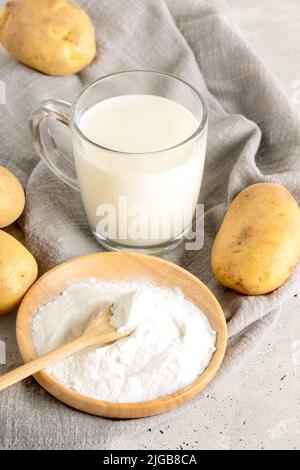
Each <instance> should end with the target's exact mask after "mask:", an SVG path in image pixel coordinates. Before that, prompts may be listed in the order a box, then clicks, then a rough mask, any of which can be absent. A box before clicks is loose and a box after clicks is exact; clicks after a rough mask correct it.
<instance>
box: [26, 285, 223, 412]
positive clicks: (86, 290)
mask: <svg viewBox="0 0 300 470" xmlns="http://www.w3.org/2000/svg"><path fill="white" fill-rule="evenodd" d="M110 304H113V309H112V316H111V318H110V322H111V324H112V326H114V327H115V328H116V329H118V330H120V331H122V330H125V329H133V332H132V333H131V335H130V336H128V337H126V338H123V339H121V340H119V341H117V342H116V343H114V344H111V345H109V346H105V347H102V348H98V349H93V350H91V349H89V350H85V351H81V352H78V353H76V354H74V355H73V356H70V357H69V358H67V359H64V360H62V361H60V362H57V363H56V364H54V365H52V366H50V367H48V368H47V369H46V370H47V372H48V373H49V374H51V375H52V376H54V377H55V378H56V379H57V380H59V381H60V382H61V383H62V384H63V385H64V386H66V387H68V388H71V389H73V390H76V391H77V392H79V393H81V394H83V395H86V396H89V397H93V398H96V399H100V400H107V401H114V402H127V403H129V402H136V401H145V400H152V399H155V398H158V397H162V396H164V395H168V394H170V393H173V392H177V391H178V390H180V389H182V388H184V387H186V386H188V385H189V384H191V383H192V382H193V381H194V380H196V378H197V377H198V376H199V375H200V374H201V373H202V372H203V371H204V370H205V369H206V367H207V366H208V364H209V363H210V361H211V358H212V355H213V353H214V351H215V343H216V333H215V331H214V330H213V329H212V327H211V325H210V323H209V321H208V319H207V317H206V316H205V315H204V313H203V312H202V311H201V310H200V309H199V308H198V307H196V306H195V305H194V304H193V303H191V302H190V301H189V300H187V299H186V298H185V297H184V295H183V293H182V292H181V291H180V290H179V289H175V290H168V289H164V288H161V287H158V286H156V285H154V284H150V283H149V282H147V281H135V282H121V283H114V282H103V281H100V280H97V279H87V280H86V281H82V282H77V283H74V284H71V285H70V286H69V287H67V288H66V289H65V290H64V291H63V292H62V293H61V294H60V295H59V296H57V297H55V298H53V299H52V300H51V301H50V302H48V303H47V304H45V305H42V306H40V307H39V308H38V309H37V311H36V312H35V314H34V317H33V322H32V333H33V341H34V345H35V348H36V351H37V353H38V355H42V354H45V353H47V352H49V351H52V350H53V349H55V348H57V347H59V346H62V345H63V344H65V343H66V342H68V341H70V340H72V339H74V338H76V337H77V336H79V335H80V334H82V333H83V331H84V330H85V328H86V326H87V324H88V323H89V322H91V321H92V320H93V318H94V317H95V315H97V314H98V313H99V312H100V311H101V310H102V309H103V308H105V307H106V306H108V305H110Z"/></svg>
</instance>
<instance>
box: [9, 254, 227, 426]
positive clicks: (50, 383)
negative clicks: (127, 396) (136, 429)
mask: <svg viewBox="0 0 300 470" xmlns="http://www.w3.org/2000/svg"><path fill="white" fill-rule="evenodd" d="M104 256H105V257H125V256H130V257H138V258H139V259H143V260H144V261H146V262H147V260H148V259H149V258H151V260H152V261H153V260H155V261H154V262H155V263H158V264H161V265H168V266H169V267H171V268H172V269H174V270H177V271H178V272H179V273H181V274H182V275H184V276H186V277H190V279H192V280H193V282H196V283H197V284H199V286H201V288H202V290H204V291H205V292H206V294H207V296H208V297H209V298H210V301H212V302H213V303H214V305H215V308H216V311H217V312H218V315H219V320H220V321H221V325H222V327H221V328H220V330H219V331H217V341H216V351H215V352H214V354H213V356H212V359H211V361H210V363H209V365H208V366H207V368H206V369H205V370H204V372H203V373H202V374H201V375H199V377H198V378H197V379H196V380H195V381H194V382H192V383H191V384H190V385H188V386H186V387H184V388H183V389H181V390H179V391H178V392H174V393H171V394H169V395H165V396H162V397H159V398H156V399H153V400H148V401H139V402H129V403H127V402H113V401H112V402H111V401H105V400H99V399H96V398H92V397H89V396H86V395H82V394H81V393H79V392H77V391H75V390H72V389H70V388H68V387H66V386H64V385H63V384H62V383H61V382H59V381H58V380H57V379H56V378H55V377H53V376H51V375H50V374H48V373H47V372H45V371H40V372H38V373H37V374H35V375H34V378H35V379H36V380H37V382H38V383H39V384H40V385H41V386H42V387H43V388H44V389H46V390H47V392H48V393H50V394H51V395H53V396H54V397H55V398H56V399H58V400H59V401H62V402H63V403H65V404H67V405H69V406H71V407H73V408H76V409H78V410H80V411H84V412H88V413H90V414H95V415H98V416H104V417H111V418H119V417H120V418H127V417H128V418H133V417H147V416H152V415H155V414H159V413H161V412H164V411H168V410H170V409H172V408H174V407H176V406H178V405H180V404H181V403H183V402H185V401H186V400H189V399H191V398H193V397H194V396H195V395H197V394H198V393H200V392H201V391H202V390H203V389H204V388H205V387H206V386H207V385H208V384H209V383H210V382H211V380H212V379H213V378H214V376H215V374H216V373H217V371H218V369H219V368H220V366H221V363H222V361H223V358H224V355H225V351H226V346H227V324H226V319H225V316H224V313H223V310H222V308H221V306H220V304H219V302H218V300H217V299H216V297H215V296H214V294H213V293H212V292H211V290H210V289H209V288H208V287H207V286H206V285H205V284H204V283H203V282H202V281H201V280H200V279H198V278H197V277H196V276H194V275H193V274H192V273H190V272H189V271H187V270H186V269H184V268H182V267H181V266H178V265H177V264H175V263H172V262H170V261H167V260H165V259H162V258H158V257H154V256H152V255H144V254H137V253H131V252H126V253H125V252H121V253H119V252H118V253H116V252H96V253H92V254H88V255H83V256H80V257H76V258H73V259H71V260H69V261H65V262H63V263H61V264H59V265H57V266H55V267H54V268H52V269H50V270H49V271H47V272H46V273H45V274H43V275H42V276H41V277H40V278H39V279H38V280H37V281H36V282H35V283H34V284H33V285H32V286H31V288H30V289H29V290H28V291H27V293H26V294H25V296H24V298H23V300H22V302H21V304H20V306H19V309H18V314H17V320H16V336H17V344H18V348H19V351H20V354H21V357H22V359H23V361H24V362H28V361H30V360H32V359H35V358H36V357H37V355H36V352H35V349H34V345H33V341H32V337H31V338H30V348H28V347H27V344H26V342H24V340H23V337H22V334H21V332H22V323H23V322H28V321H31V319H32V314H33V311H29V310H27V311H26V303H27V300H28V299H29V298H30V296H31V293H32V292H33V290H36V289H39V288H40V286H41V285H42V284H43V283H45V281H46V280H47V278H48V277H50V276H51V277H52V276H53V275H55V273H56V272H57V271H58V270H59V269H62V268H64V267H65V266H67V265H72V264H75V263H78V262H79V263H80V262H81V261H82V262H85V261H88V260H90V259H92V258H94V257H101V258H102V257H104ZM90 277H96V278H97V276H93V275H92V274H91V276H90ZM98 278H99V277H98ZM83 279H84V278H82V280H83ZM85 279H87V278H85ZM99 279H100V278H99ZM75 282H77V281H75ZM59 292H61V290H58V292H57V294H58V293H59ZM204 313H205V315H206V316H207V318H208V320H209V321H210V323H211V319H210V318H209V315H208V314H207V313H206V312H204ZM53 387H54V389H55V393H54V392H52V391H50V390H49V389H50V388H51V389H52V388H53ZM61 396H63V398H62V397H61ZM66 397H67V398H66ZM162 403H163V411H160V410H159V409H160V407H161V404H162ZM141 409H142V412H141ZM97 410H99V411H97ZM104 410H105V411H104Z"/></svg>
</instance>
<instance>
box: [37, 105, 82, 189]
mask: <svg viewBox="0 0 300 470" xmlns="http://www.w3.org/2000/svg"><path fill="white" fill-rule="evenodd" d="M70 110H71V104H70V103H68V102H66V101H60V100H47V101H43V102H42V103H41V104H40V105H39V107H38V108H37V109H35V111H33V113H32V115H31V117H30V120H29V126H30V131H31V135H32V139H33V145H34V148H35V150H36V151H37V153H38V154H39V156H40V157H41V159H42V160H43V161H44V162H45V164H46V165H47V166H48V168H49V169H50V170H51V171H52V172H53V173H54V174H55V175H56V176H57V177H58V178H59V179H60V180H61V181H63V182H64V183H66V184H67V185H68V186H70V187H71V188H73V189H75V190H77V191H79V184H78V181H77V179H76V178H73V176H71V175H70V174H67V173H68V171H67V170H66V169H62V168H60V167H59V166H58V164H57V163H55V162H54V160H55V159H56V160H58V161H60V162H61V163H63V164H64V165H65V167H69V168H70V167H71V169H72V171H73V173H74V169H75V165H74V161H73V160H71V159H70V157H68V156H67V155H66V154H65V153H64V152H62V151H61V150H60V149H59V148H58V146H57V145H56V142H55V140H54V138H53V136H52V133H51V130H50V127H49V123H50V121H58V122H61V123H63V124H65V125H66V126H67V127H68V128H69V129H70V127H71V118H70ZM55 157H56V158H55Z"/></svg>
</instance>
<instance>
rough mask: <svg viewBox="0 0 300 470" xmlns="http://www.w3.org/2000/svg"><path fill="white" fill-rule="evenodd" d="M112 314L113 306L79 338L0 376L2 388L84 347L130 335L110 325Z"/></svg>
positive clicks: (99, 316)
mask: <svg viewBox="0 0 300 470" xmlns="http://www.w3.org/2000/svg"><path fill="white" fill-rule="evenodd" d="M110 314H111V306H109V307H106V308H105V309H104V310H103V311H102V312H100V313H98V314H97V316H96V318H95V320H93V322H92V323H90V324H89V325H88V326H87V328H86V329H85V331H84V332H83V334H82V335H81V336H79V337H78V338H76V339H74V340H73V341H70V342H69V343H67V344H65V345H63V346H61V347H60V348H58V349H55V350H54V351H51V352H50V353H48V354H45V355H44V356H40V357H39V358H38V359H35V360H33V361H30V362H27V363H26V364H24V365H23V366H21V367H18V368H17V369H15V370H13V371H11V372H9V373H8V374H5V375H3V376H2V377H0V390H4V389H5V388H7V387H10V386H11V385H13V384H15V383H17V382H20V381H21V380H23V379H25V378H26V377H29V376H30V375H33V374H35V373H36V372H38V371H40V370H42V369H45V368H46V367H47V366H49V365H50V364H54V363H55V362H58V361H60V360H61V359H65V358H66V357H68V356H71V355H72V354H74V353H76V352H78V351H81V350H82V349H85V348H88V347H91V346H97V347H100V346H105V345H106V344H109V343H113V342H114V341H116V340H118V339H120V338H124V337H125V336H128V335H129V334H130V333H131V331H130V330H128V331H125V332H122V333H120V332H118V331H117V330H115V328H113V327H112V326H111V325H110V323H109V317H110Z"/></svg>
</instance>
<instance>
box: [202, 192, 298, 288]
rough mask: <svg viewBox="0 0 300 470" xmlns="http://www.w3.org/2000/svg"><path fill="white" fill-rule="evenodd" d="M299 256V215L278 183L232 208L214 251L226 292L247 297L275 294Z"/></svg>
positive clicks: (246, 196)
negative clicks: (234, 292) (273, 292)
mask: <svg viewBox="0 0 300 470" xmlns="http://www.w3.org/2000/svg"><path fill="white" fill-rule="evenodd" d="M299 255H300V210H299V206H298V204H297V202H296V201H295V199H294V198H293V196H292V195H291V194H290V192H289V191H288V190H287V189H286V188H284V187H283V186H281V185H279V184H273V183H257V184H254V185H252V186H248V187H247V188H246V189H244V190H243V191H242V192H241V193H240V194H239V195H238V196H237V197H236V198H235V199H234V200H233V202H232V203H231V204H230V206H229V208H228V210H227V213H226V215H225V217H224V220H223V223H222V225H221V227H220V230H219V232H218V234H217V237H216V239H215V241H214V245H213V249H212V258H211V262H212V270H213V273H214V275H215V276H216V278H217V279H218V280H219V281H220V282H221V284H223V285H224V286H226V287H229V288H231V289H234V290H236V291H237V292H240V293H243V294H247V295H260V294H266V293H268V292H272V291H273V290H274V289H277V288H278V287H279V286H281V285H282V284H283V283H284V282H285V281H286V280H287V279H288V277H289V276H290V274H291V273H292V271H293V270H294V268H295V266H296V264H297V261H298V259H299Z"/></svg>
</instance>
